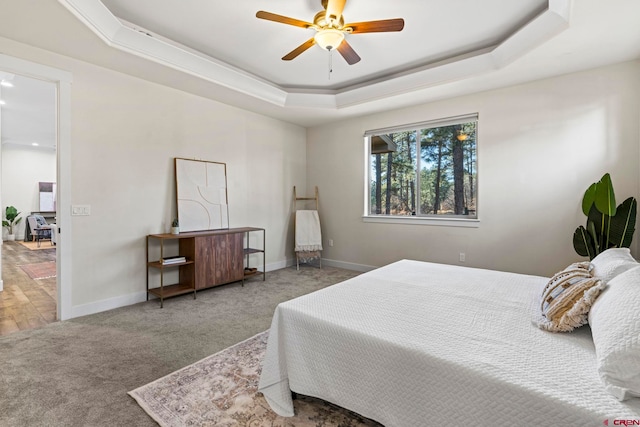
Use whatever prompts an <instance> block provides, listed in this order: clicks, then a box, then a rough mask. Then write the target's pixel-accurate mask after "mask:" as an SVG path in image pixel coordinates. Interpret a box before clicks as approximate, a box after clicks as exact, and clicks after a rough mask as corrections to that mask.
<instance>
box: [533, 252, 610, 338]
mask: <svg viewBox="0 0 640 427" xmlns="http://www.w3.org/2000/svg"><path fill="white" fill-rule="evenodd" d="M591 268H592V266H591V264H590V263H589V262H588V261H586V262H576V263H574V264H571V265H570V266H568V267H567V268H565V269H564V270H562V271H560V272H559V273H556V274H555V275H554V276H553V277H552V278H551V279H550V280H549V282H548V283H547V285H546V286H545V287H544V290H543V291H542V296H541V299H540V311H541V314H542V316H541V317H540V318H539V319H538V320H537V321H535V322H534V323H536V324H537V326H538V327H539V328H540V329H544V330H546V331H551V332H569V331H572V330H573V329H575V328H578V327H580V326H582V325H584V324H586V323H587V322H588V315H589V310H590V308H591V305H592V304H593V302H594V301H595V300H596V298H597V297H598V295H600V292H601V291H602V289H603V288H604V286H605V285H606V284H605V283H604V282H602V281H601V280H600V279H599V278H597V277H594V276H593V274H592V273H591Z"/></svg>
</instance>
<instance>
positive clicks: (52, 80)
mask: <svg viewBox="0 0 640 427" xmlns="http://www.w3.org/2000/svg"><path fill="white" fill-rule="evenodd" d="M11 75H13V76H14V77H13V80H14V84H13V87H11V86H4V88H6V89H5V90H9V89H14V88H15V84H16V83H17V82H18V81H19V82H20V84H22V83H25V84H26V83H27V82H32V83H33V82H38V84H41V85H44V86H45V87H48V88H49V89H50V90H52V91H53V135H52V137H51V139H52V140H53V147H49V150H54V154H53V156H52V157H53V159H54V171H55V172H54V175H55V179H53V180H49V181H43V182H45V183H47V182H48V183H49V184H52V183H54V182H55V183H56V185H55V188H56V190H55V195H51V196H52V197H53V198H54V199H55V202H56V208H55V212H56V214H55V218H54V219H53V221H50V222H55V231H54V232H53V233H52V234H55V243H56V244H55V256H54V257H53V258H54V260H55V276H56V297H57V298H56V301H57V306H56V316H55V317H56V320H65V319H69V318H71V317H73V316H72V308H71V289H72V282H71V271H70V270H71V257H70V253H71V236H72V233H71V232H72V230H71V218H70V211H69V209H64V207H65V206H66V207H69V206H70V199H71V194H70V181H71V179H70V178H71V169H70V164H71V159H70V157H71V156H70V145H71V142H70V115H71V103H70V92H71V74H70V73H68V72H66V71H62V70H58V69H55V68H52V67H48V66H44V65H41V64H37V63H34V62H29V61H25V60H22V59H19V58H14V57H10V56H7V55H3V54H0V76H5V77H6V76H11ZM16 79H17V80H16ZM29 79H31V80H29ZM0 80H1V79H0ZM2 87H3V86H0V88H2ZM2 92H3V90H0V99H2ZM7 104H8V103H7V102H6V101H5V104H4V105H2V106H1V107H7ZM0 114H2V110H1V109H0ZM2 122H3V121H2V117H1V116H0V123H2ZM27 126H28V123H27ZM10 135H11V134H10ZM0 136H1V137H2V143H3V147H2V148H3V149H2V150H0V156H2V155H4V154H6V153H3V152H4V151H5V150H4V147H5V144H4V143H5V142H8V144H7V147H12V148H16V150H15V151H21V150H22V151H24V149H25V147H26V146H27V145H29V146H30V147H31V150H34V149H35V148H36V146H34V145H32V144H33V143H34V142H36V143H41V141H43V140H44V139H46V138H42V139H41V140H35V141H34V140H31V141H29V140H25V141H22V142H21V141H18V140H17V139H19V138H18V137H12V138H13V140H11V141H8V138H7V139H6V138H5V134H4V133H3V129H2V127H1V125H0ZM41 136H42V135H41ZM14 145H16V147H13V146H14ZM7 149H8V148H7ZM13 154H15V153H12V155H13ZM0 160H1V159H0ZM14 160H15V159H14ZM23 161H24V160H23ZM42 165H43V164H42V163H41V164H39V166H40V167H42ZM14 166H15V165H14ZM32 169H33V168H32ZM25 179H26V178H25ZM29 179H32V177H31V178H29ZM4 180H10V181H9V182H8V183H5V182H4ZM14 181H15V180H14V179H13V178H8V177H6V176H5V174H4V171H3V173H2V179H0V188H2V192H0V207H1V209H2V210H3V212H2V213H3V214H4V210H5V206H8V205H10V204H12V202H11V201H10V200H6V199H5V194H4V191H5V186H7V185H8V184H11V183H14ZM40 182H41V181H38V183H37V184H35V185H36V186H37V189H38V190H37V191H36V195H35V196H33V197H34V199H35V200H32V201H31V202H27V203H32V204H30V205H26V206H25V207H22V208H21V209H24V210H25V211H26V212H23V215H24V214H25V213H26V214H27V215H28V214H30V213H31V212H38V211H40V204H39V202H40V199H39V198H40V194H39V193H40V192H39V189H40V188H42V187H41V186H40ZM45 187H46V186H45ZM14 197H19V196H15V195H14ZM16 207H17V206H16ZM34 207H35V209H34ZM27 215H24V218H23V220H22V221H24V222H23V223H22V224H19V227H18V231H20V225H21V226H22V227H23V228H22V232H20V233H17V234H18V236H21V237H22V239H23V240H24V234H25V232H26V227H27V224H26V222H27V221H26V216H27ZM63 231H64V234H63V233H62V232H63ZM13 243H15V242H13ZM41 244H43V245H47V244H51V242H50V241H45V242H41ZM2 250H3V249H2V246H0V251H2ZM3 270H4V267H3V266H2V262H1V258H0V273H2V272H3ZM2 276H3V279H4V274H2ZM3 288H4V281H3V280H0V292H4V291H3V290H2V289H3Z"/></svg>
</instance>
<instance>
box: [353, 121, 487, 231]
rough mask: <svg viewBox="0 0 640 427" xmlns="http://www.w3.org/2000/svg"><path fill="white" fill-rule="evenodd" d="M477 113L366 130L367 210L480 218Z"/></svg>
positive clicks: (384, 213)
mask: <svg viewBox="0 0 640 427" xmlns="http://www.w3.org/2000/svg"><path fill="white" fill-rule="evenodd" d="M477 124H478V116H477V115H476V114H474V115H470V116H464V117H455V118H450V119H443V120H437V121H431V122H425V123H419V124H415V125H408V126H400V127H395V128H389V129H381V130H375V131H368V132H366V133H365V137H366V141H367V147H368V150H369V151H368V156H367V157H368V167H367V171H368V177H367V182H368V196H367V198H366V204H367V206H366V207H365V215H366V216H378V217H394V218H398V217H409V216H411V217H425V218H448V219H476V218H477V192H478V174H477V167H476V149H477Z"/></svg>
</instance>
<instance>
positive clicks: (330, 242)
mask: <svg viewBox="0 0 640 427" xmlns="http://www.w3.org/2000/svg"><path fill="white" fill-rule="evenodd" d="M329 246H332V247H333V239H329Z"/></svg>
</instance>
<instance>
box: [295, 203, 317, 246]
mask: <svg viewBox="0 0 640 427" xmlns="http://www.w3.org/2000/svg"><path fill="white" fill-rule="evenodd" d="M321 250H322V233H321V232H320V217H319V216H318V211H305V210H299V211H296V247H295V251H296V252H307V251H321Z"/></svg>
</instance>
